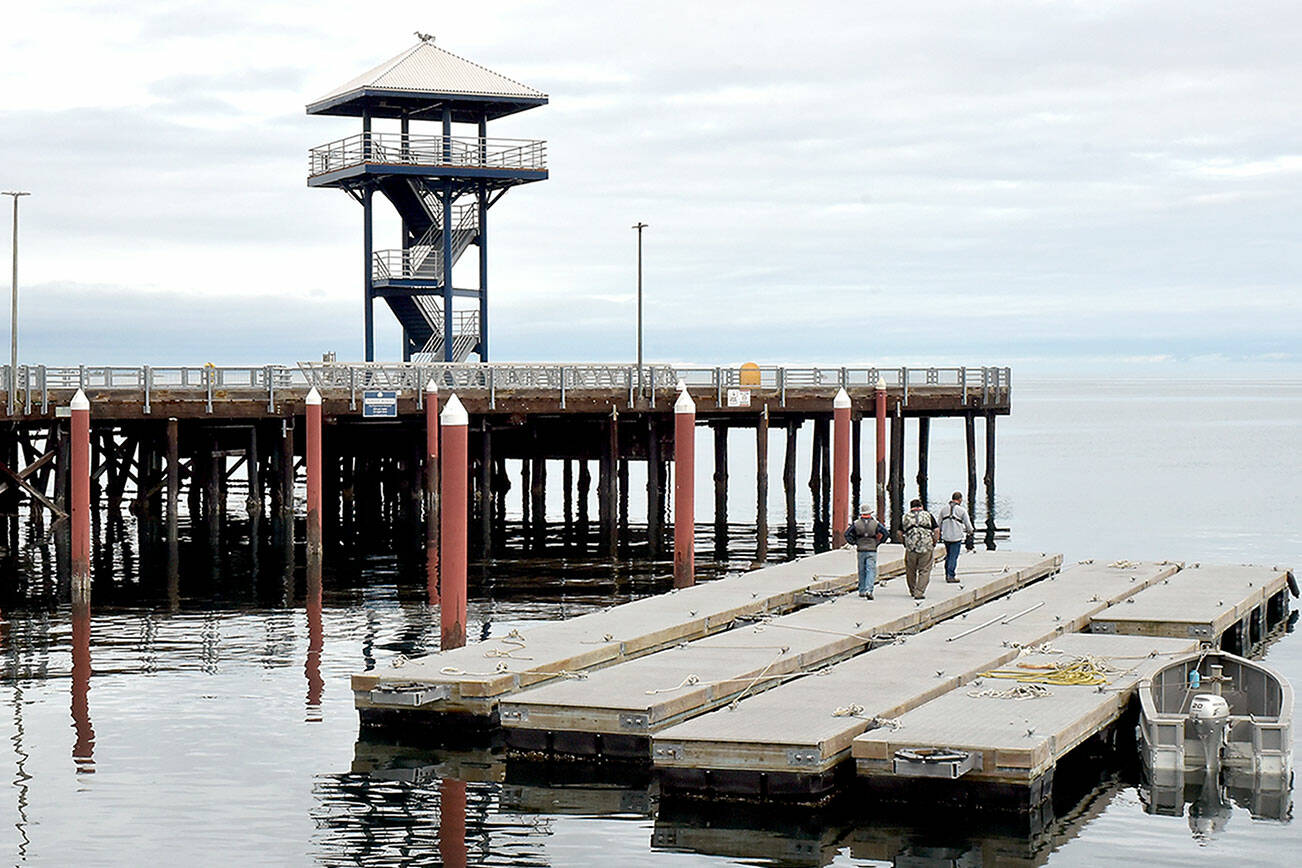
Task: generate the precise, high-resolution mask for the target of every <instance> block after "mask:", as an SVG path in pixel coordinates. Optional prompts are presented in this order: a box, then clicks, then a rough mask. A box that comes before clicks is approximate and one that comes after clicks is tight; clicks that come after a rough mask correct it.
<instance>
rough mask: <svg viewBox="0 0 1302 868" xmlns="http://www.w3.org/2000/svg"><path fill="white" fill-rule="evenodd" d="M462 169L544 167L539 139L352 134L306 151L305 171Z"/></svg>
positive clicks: (544, 148) (534, 169)
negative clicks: (387, 167)
mask: <svg viewBox="0 0 1302 868" xmlns="http://www.w3.org/2000/svg"><path fill="white" fill-rule="evenodd" d="M368 163H369V164H379V165H390V166H434V167H443V166H447V167H454V168H463V169H509V170H516V171H529V172H544V171H546V170H547V142H545V141H543V140H542V139H497V138H494V139H490V138H479V137H478V136H441V135H438V136H413V135H403V134H402V133H355V134H353V135H351V136H345V137H344V138H342V139H336V140H335V141H333V142H327V143H326V144H324V145H318V146H317V147H315V148H312V149H311V150H309V151H308V176H309V177H312V176H316V175H323V174H325V173H326V172H335V171H338V170H340V169H347V168H351V167H353V166H359V165H364V164H368Z"/></svg>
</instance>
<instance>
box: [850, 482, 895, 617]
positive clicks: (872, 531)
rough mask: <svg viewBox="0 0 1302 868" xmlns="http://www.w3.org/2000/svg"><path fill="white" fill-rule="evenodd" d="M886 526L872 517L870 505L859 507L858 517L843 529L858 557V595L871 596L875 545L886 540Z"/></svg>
mask: <svg viewBox="0 0 1302 868" xmlns="http://www.w3.org/2000/svg"><path fill="white" fill-rule="evenodd" d="M886 536H887V534H886V526H885V525H883V524H882V523H881V522H879V521H878V520H877V519H875V518H873V511H872V507H870V506H868V505H867V504H864V505H863V506H861V507H859V517H858V518H857V519H855V520H854V522H853V523H851V525H850V526H849V527H847V528H846V529H845V541H846V542H847V543H849V544H850V545H852V546H854V547H855V554H856V555H857V556H858V558H859V596H861V597H863V598H864V599H866V600H871V599H872V598H873V586H874V585H875V584H876V583H877V546H878V545H879V544H881V543H884V542H886Z"/></svg>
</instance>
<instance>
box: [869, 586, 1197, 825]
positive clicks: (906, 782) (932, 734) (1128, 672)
mask: <svg viewBox="0 0 1302 868" xmlns="http://www.w3.org/2000/svg"><path fill="white" fill-rule="evenodd" d="M1182 575H1183V573H1177V574H1176V576H1175V577H1174V581H1175V582H1179V580H1180V578H1181V576H1182ZM1159 587H1160V586H1159ZM1140 596H1142V594H1141V595H1140ZM1132 599H1133V598H1132ZM1121 605H1123V606H1124V605H1125V604H1124V603H1123V604H1121ZM1197 647H1198V640H1197V639H1195V638H1191V637H1188V636H1186V637H1184V638H1182V639H1173V638H1154V637H1148V636H1106V635H1098V634H1090V633H1073V634H1068V635H1065V636H1061V637H1059V638H1058V639H1055V640H1053V642H1052V646H1051V647H1050V648H1049V649H1046V650H1047V651H1048V653H1033V654H1028V655H1026V656H1023V657H1020V658H1018V659H1017V660H1016V661H1015V662H1014V663H1009V664H1007V665H1005V666H1004V667H1003V669H1001V670H1000V671H1003V672H1012V671H1024V672H1025V674H1026V675H1027V676H1034V675H1035V674H1036V670H1037V669H1044V668H1045V667H1049V666H1054V665H1057V664H1061V663H1063V662H1064V661H1069V660H1072V659H1074V658H1081V657H1089V658H1091V659H1093V660H1096V661H1098V662H1099V663H1101V664H1103V665H1105V666H1107V667H1108V669H1109V674H1108V676H1107V677H1108V680H1107V683H1106V684H1103V685H1095V684H1072V685H1058V684H1055V685H1051V686H1047V687H1045V689H1046V690H1047V691H1048V692H1049V695H1044V696H1040V697H1038V698H1032V699H1015V698H1012V697H1009V696H1007V695H1004V696H994V695H991V694H992V693H1006V692H1007V691H1008V690H1009V689H1010V688H1014V687H1017V686H1018V682H1017V681H1016V680H1012V679H1006V678H995V677H982V678H978V679H977V680H976V681H974V682H972V684H971V685H969V687H968V688H967V689H960V690H953V691H950V692H949V693H946V694H945V695H944V696H941V697H939V698H937V699H934V700H932V701H931V702H928V703H926V704H925V705H922V706H920V707H918V708H915V709H913V710H912V711H910V712H908V713H906V714H904V715H902V716H901V717H900V718H899V719H898V720H897V721H895V722H894V724H893V725H892V726H884V727H880V728H878V729H875V730H872V731H870V732H865V733H864V734H863V735H861V736H859V737H858V738H856V739H855V740H854V745H853V748H852V754H853V756H854V758H855V765H856V767H857V769H858V772H859V774H860V776H862V777H865V778H866V779H867V780H868V781H869V782H870V783H879V784H883V785H885V786H886V787H887V788H890V789H903V788H905V787H911V786H912V785H913V784H915V783H916V782H917V779H918V778H919V777H934V776H939V775H938V773H939V772H942V771H943V772H947V773H948V772H952V771H957V768H958V767H956V768H954V769H950V768H949V767H948V764H937V765H926V764H911V763H908V762H897V761H896V757H897V751H901V750H927V749H942V750H947V751H955V752H957V753H956V754H955V755H956V756H965V757H967V759H966V760H965V761H964V762H965V763H969V764H971V768H970V769H968V770H967V771H963V772H960V773H959V776H961V778H962V780H961V781H954V780H952V779H947V780H944V781H936V782H935V783H936V784H945V785H949V784H953V783H957V784H958V785H960V786H964V787H966V786H967V785H968V784H974V783H981V784H990V783H996V784H1006V785H1010V786H1011V787H1015V788H1024V789H1025V790H1026V791H1027V797H1028V798H1029V800H1030V801H1031V802H1032V803H1038V802H1039V801H1040V799H1041V798H1042V797H1043V796H1044V795H1047V791H1046V790H1045V786H1044V781H1045V779H1046V776H1049V777H1048V780H1051V779H1052V773H1053V770H1054V768H1055V767H1056V765H1057V764H1058V762H1059V761H1060V760H1061V759H1062V758H1063V757H1065V756H1066V755H1067V754H1068V753H1070V752H1071V751H1072V750H1074V749H1075V748H1076V747H1077V746H1079V745H1080V744H1081V743H1082V742H1084V741H1085V740H1086V739H1088V738H1090V737H1091V736H1093V735H1094V734H1095V733H1098V732H1101V731H1103V730H1105V729H1106V728H1107V727H1108V726H1110V725H1111V724H1112V723H1113V722H1115V721H1116V720H1117V718H1119V717H1120V716H1121V714H1122V712H1124V711H1125V709H1126V706H1127V704H1128V703H1129V702H1130V699H1131V697H1132V696H1133V695H1134V693H1135V690H1136V689H1137V688H1138V686H1139V683H1140V681H1142V680H1143V679H1145V678H1148V677H1150V676H1151V675H1152V674H1153V673H1154V672H1155V671H1156V670H1157V669H1158V668H1160V667H1161V666H1163V665H1165V664H1166V663H1167V662H1169V660H1170V659H1171V657H1172V655H1175V654H1182V653H1185V652H1188V651H1192V650H1195V649H1196V648H1197ZM908 792H909V794H910V795H914V793H913V792H912V791H908ZM931 792H932V791H930V790H928V793H931Z"/></svg>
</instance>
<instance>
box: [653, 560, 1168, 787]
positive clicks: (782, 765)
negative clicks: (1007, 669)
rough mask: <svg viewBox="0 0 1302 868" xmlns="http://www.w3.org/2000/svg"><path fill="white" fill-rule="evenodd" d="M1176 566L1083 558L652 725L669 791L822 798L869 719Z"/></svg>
mask: <svg viewBox="0 0 1302 868" xmlns="http://www.w3.org/2000/svg"><path fill="white" fill-rule="evenodd" d="M1178 568H1179V565H1177V564H1173V563H1139V564H1131V563H1127V564H1126V565H1124V566H1115V565H1106V564H1096V563H1083V564H1077V565H1075V566H1072V567H1070V568H1068V569H1065V570H1063V571H1062V572H1061V573H1059V574H1057V575H1056V576H1051V577H1050V578H1048V579H1045V580H1044V581H1041V582H1037V583H1035V584H1033V585H1030V586H1028V587H1026V588H1023V589H1021V590H1018V591H1015V592H1013V593H1012V594H1009V595H1008V596H1006V597H1004V598H1002V599H999V600H995V601H993V602H990V603H986V604H984V605H982V606H978V607H977V608H975V609H972V610H971V611H969V612H967V613H965V614H964V615H961V616H960V617H958V618H955V619H951V620H950V621H947V622H945V623H944V624H942V625H939V626H936V627H932V628H931V629H929V630H925V631H923V632H922V633H920V634H919V635H916V636H908V637H901V638H900V639H899V640H898V641H897V643H896V644H891V645H887V646H885V647H882V648H878V649H876V650H874V651H872V652H871V653H868V654H862V655H860V656H858V657H854V658H851V659H850V660H847V661H845V662H842V663H838V664H836V665H834V666H831V667H829V668H828V669H826V670H825V674H823V675H818V676H810V677H806V678H802V679H799V680H796V681H792V682H789V683H787V684H783V685H781V686H780V687H775V688H773V689H772V690H769V691H766V692H764V693H762V694H760V695H759V696H755V697H752V698H750V699H747V700H746V701H745V702H742V703H740V704H739V705H737V706H736V708H735V709H731V708H730V709H723V710H718V711H712V712H709V713H707V714H703V715H701V716H699V717H696V718H693V719H692V720H688V721H686V722H684V723H681V724H678V725H676V726H671V727H668V728H667V729H665V730H663V731H661V732H659V733H657V734H655V736H654V737H653V741H652V758H653V762H654V764H655V768H656V770H657V772H658V773H659V775H660V779H661V785H662V787H663V789H664V790H665V791H666V792H670V793H679V794H691V795H696V796H702V797H707V798H709V797H718V796H724V797H728V796H736V797H744V798H759V799H784V798H790V799H796V800H803V801H807V800H817V799H819V798H822V797H825V796H827V795H830V794H831V792H832V791H833V790H834V789H835V788H836V786H837V785H838V784H839V783H842V782H844V781H845V779H846V778H847V777H848V776H852V775H853V763H852V762H850V759H851V743H852V742H853V741H854V739H855V738H856V737H858V736H859V735H860V734H862V733H863V732H865V731H867V730H868V729H870V728H875V727H878V726H881V725H884V723H885V722H886V721H888V720H890V719H892V718H897V717H899V716H900V715H902V714H904V713H906V712H908V711H910V710H912V709H914V708H917V707H918V706H920V705H922V704H924V703H926V702H928V701H930V700H932V699H935V698H936V697H938V696H941V695H943V694H945V693H948V692H949V691H951V690H953V689H955V688H957V687H960V686H961V685H964V684H967V683H969V682H971V681H972V680H974V679H975V678H976V677H977V676H978V675H979V674H980V673H981V672H984V671H987V670H989V669H992V668H995V667H998V666H1002V665H1003V664H1005V663H1008V662H1009V661H1010V660H1012V659H1014V658H1015V657H1017V656H1018V654H1019V653H1020V651H1021V649H1023V648H1026V647H1032V646H1035V645H1039V644H1041V643H1044V642H1047V641H1049V640H1051V639H1056V638H1057V637H1059V636H1061V635H1063V634H1064V633H1074V632H1077V631H1079V630H1080V629H1082V628H1083V627H1085V626H1086V625H1087V624H1088V623H1089V619H1090V618H1091V617H1092V616H1093V615H1095V614H1096V613H1098V612H1100V611H1102V610H1103V609H1105V608H1107V607H1108V606H1110V605H1113V604H1114V603H1117V602H1119V601H1120V600H1123V599H1125V598H1127V597H1129V596H1131V595H1133V594H1136V593H1138V592H1139V591H1141V590H1143V589H1144V588H1147V587H1149V586H1150V585H1153V584H1155V583H1157V582H1160V581H1161V580H1162V579H1165V578H1167V577H1169V576H1171V575H1173V574H1174V573H1175V572H1176V571H1177V570H1178Z"/></svg>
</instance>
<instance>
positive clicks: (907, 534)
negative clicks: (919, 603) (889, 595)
mask: <svg viewBox="0 0 1302 868" xmlns="http://www.w3.org/2000/svg"><path fill="white" fill-rule="evenodd" d="M901 525H902V527H903V531H904V574H905V578H906V580H907V581H908V583H909V593H910V594H912V595H913V599H915V600H921V599H922V598H923V597H925V596H926V594H927V583H928V582H929V581H931V560H932V558H933V557H935V554H936V542H937V541H938V540H939V539H940V528H939V527H938V526H937V524H936V517H935V516H933V515H932V514H931V513H929V512H927V511H926V510H925V509H923V508H922V501H921V500H918V499H917V498H914V500H913V501H912V502H911V503H910V504H909V512H908V514H907V515H905V516H904V520H903V521H902V522H901Z"/></svg>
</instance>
